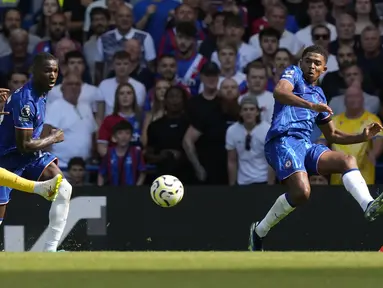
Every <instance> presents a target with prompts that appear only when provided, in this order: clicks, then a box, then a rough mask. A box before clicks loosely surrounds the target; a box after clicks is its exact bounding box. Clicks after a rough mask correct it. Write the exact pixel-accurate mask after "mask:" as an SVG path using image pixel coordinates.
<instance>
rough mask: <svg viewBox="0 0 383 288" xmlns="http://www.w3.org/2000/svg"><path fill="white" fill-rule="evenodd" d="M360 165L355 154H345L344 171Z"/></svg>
mask: <svg viewBox="0 0 383 288" xmlns="http://www.w3.org/2000/svg"><path fill="white" fill-rule="evenodd" d="M357 167H358V164H357V162H356V158H355V157H354V156H351V155H344V158H343V167H342V168H343V169H342V170H343V171H342V172H345V171H347V170H350V169H354V168H357Z"/></svg>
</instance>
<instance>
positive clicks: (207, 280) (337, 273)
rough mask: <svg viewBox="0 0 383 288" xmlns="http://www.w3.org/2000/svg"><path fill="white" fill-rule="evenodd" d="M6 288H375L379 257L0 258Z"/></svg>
mask: <svg viewBox="0 0 383 288" xmlns="http://www.w3.org/2000/svg"><path fill="white" fill-rule="evenodd" d="M0 285H1V286H2V287H12V288H18V287H20V288H24V287H26V288H35V287H36V288H37V287H39V288H45V287H49V288H61V287H63V288H64V287H65V288H77V287H81V288H99V287H100V288H101V287H102V288H115V287H116V288H119V287H124V288H136V287H137V288H149V287H150V288H162V287H164V288H183V287H185V288H242V287H246V288H247V287H249V288H250V287H252V288H263V287H265V288H273V287H278V288H289V287H292V288H300V287H305V288H319V287H320V288H325V287H334V288H335V287H336V288H353V287H355V288H370V287H371V288H377V287H383V253H379V252H370V253H367V252H363V253H353V252H336V253H327V252H307V253H306V252H305V253H295V252H261V253H250V252H248V253H246V252H76V253H69V252H68V253H45V254H40V253H1V254H0Z"/></svg>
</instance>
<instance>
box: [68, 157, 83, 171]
mask: <svg viewBox="0 0 383 288" xmlns="http://www.w3.org/2000/svg"><path fill="white" fill-rule="evenodd" d="M73 166H81V167H82V168H84V169H85V166H86V162H85V160H84V159H82V158H81V157H73V158H71V159H70V160H69V162H68V170H70V169H71V168H72V167H73Z"/></svg>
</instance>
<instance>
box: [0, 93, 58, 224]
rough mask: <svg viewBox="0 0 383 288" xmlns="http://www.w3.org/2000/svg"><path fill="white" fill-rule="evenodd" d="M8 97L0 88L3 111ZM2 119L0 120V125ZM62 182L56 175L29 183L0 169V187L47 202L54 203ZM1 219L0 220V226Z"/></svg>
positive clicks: (1, 112) (0, 113)
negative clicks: (41, 198)
mask: <svg viewBox="0 0 383 288" xmlns="http://www.w3.org/2000/svg"><path fill="white" fill-rule="evenodd" d="M8 97H9V90H8V89H4V88H0V107H1V110H2V109H3V107H4V106H3V105H4V103H5V102H6V101H7V99H8ZM8 114H9V112H4V111H0V117H1V116H2V115H8ZM3 119H4V118H0V125H1V122H2V121H3ZM61 181H62V175H60V174H58V175H56V177H55V178H53V179H50V180H47V181H41V182H35V181H30V180H27V179H25V178H22V177H20V176H18V175H16V174H14V173H12V172H9V171H7V170H5V169H3V168H0V186H6V187H9V188H12V189H16V190H19V191H23V192H27V193H35V194H38V195H40V196H43V197H44V198H45V199H47V200H49V201H54V200H55V199H56V197H57V192H58V188H59V187H60V184H61ZM2 221H3V219H2V218H0V224H1V223H2Z"/></svg>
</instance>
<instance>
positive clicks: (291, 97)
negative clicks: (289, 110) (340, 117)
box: [274, 79, 332, 114]
mask: <svg viewBox="0 0 383 288" xmlns="http://www.w3.org/2000/svg"><path fill="white" fill-rule="evenodd" d="M293 90H294V86H293V84H291V82H289V81H288V80H285V79H281V80H279V82H278V83H277V86H276V87H275V89H274V98H275V99H276V100H277V101H278V102H279V103H281V104H284V105H290V106H295V107H300V108H306V109H310V110H314V111H316V112H328V113H330V114H332V109H331V108H330V107H329V106H327V105H326V104H324V103H318V104H316V103H312V102H309V101H306V100H304V99H303V98H301V97H298V96H296V95H295V94H294V93H293Z"/></svg>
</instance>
